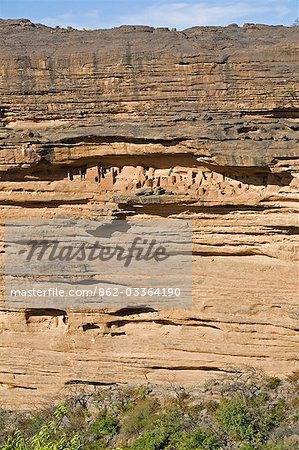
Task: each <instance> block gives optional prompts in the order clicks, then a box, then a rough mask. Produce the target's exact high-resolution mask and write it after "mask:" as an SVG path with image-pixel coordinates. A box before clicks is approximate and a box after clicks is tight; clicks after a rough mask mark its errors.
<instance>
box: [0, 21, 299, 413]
mask: <svg viewBox="0 0 299 450" xmlns="http://www.w3.org/2000/svg"><path fill="white" fill-rule="evenodd" d="M297 28H298V27H293V28H286V27H282V26H277V27H269V26H262V25H250V24H248V25H245V26H244V27H242V28H240V27H237V26H229V27H226V28H216V27H200V28H192V29H188V30H185V31H183V32H176V31H168V30H166V29H154V28H150V27H144V26H142V27H141V26H140V27H138V26H136V27H132V26H124V27H120V28H117V29H113V30H99V31H77V30H65V29H59V28H57V29H51V28H48V27H46V26H43V25H38V24H33V23H31V22H30V21H27V20H25V19H24V20H14V21H13V20H11V21H9V20H2V21H0V39H1V53H0V75H1V84H0V94H1V103H0V126H1V128H0V144H1V147H0V214H1V230H2V231H1V236H3V225H4V223H5V221H6V220H10V219H18V218H20V219H22V218H29V219H32V220H33V219H42V218H75V219H76V218H77V219H78V218H86V219H93V220H94V219H100V218H102V217H114V218H115V217H119V218H126V217H131V218H134V217H136V216H138V215H140V214H142V215H144V216H150V217H161V216H162V217H176V218H177V217H179V218H182V219H185V218H188V219H192V220H193V249H194V255H193V273H194V284H193V303H194V304H193V308H192V310H191V311H179V310H175V311H166V310H165V311H164V310H159V311H158V310H155V309H137V310H136V311H132V310H129V311H128V310H120V311H101V312H94V311H86V312H84V313H82V312H76V311H64V310H26V311H20V310H12V309H8V308H7V307H6V306H5V299H4V296H3V283H1V289H2V291H1V292H2V305H3V306H2V309H1V311H0V346H1V350H0V352H1V369H0V394H1V400H2V405H5V406H8V407H19V408H20V407H29V406H30V405H32V404H35V405H41V404H43V403H45V402H47V401H48V400H49V399H51V398H56V397H57V396H58V395H60V394H61V393H65V392H66V390H67V387H68V386H70V385H74V384H75V385H79V387H80V386H81V385H82V386H83V387H84V386H87V385H91V386H96V385H99V384H101V383H102V384H106V383H117V382H128V383H129V382H133V381H135V382H136V381H137V382H138V381H140V382H144V381H146V380H149V381H153V382H160V381H164V382H165V381H166V382H176V381H178V382H182V383H183V382H197V381H198V380H201V379H206V378H209V377H213V376H218V375H221V373H226V372H231V371H232V372H233V371H242V370H245V369H246V368H247V367H249V366H250V367H255V368H258V369H261V370H264V371H265V372H266V373H267V374H273V375H274V374H275V375H279V376H285V375H287V374H290V373H292V371H294V370H296V368H298V365H297V364H296V358H297V351H298V340H297V337H296V331H297V329H298V316H297V315H296V314H297V312H296V306H297V303H298V266H297V263H296V243H298V238H297V226H298V210H297V209H296V204H297V200H298V177H299V174H298V159H297V157H298V128H299V99H298V86H299V82H298V73H299V46H298V29H297ZM0 257H1V265H2V267H4V248H3V245H2V249H1V252H0Z"/></svg>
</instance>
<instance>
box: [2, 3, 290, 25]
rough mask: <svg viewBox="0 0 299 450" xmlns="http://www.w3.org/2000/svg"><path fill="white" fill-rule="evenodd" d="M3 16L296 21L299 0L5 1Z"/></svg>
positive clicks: (105, 21) (71, 21)
mask: <svg viewBox="0 0 299 450" xmlns="http://www.w3.org/2000/svg"><path fill="white" fill-rule="evenodd" d="M0 17H1V18H5V19H8V18H29V19H31V20H32V21H34V22H41V23H44V24H46V25H49V26H56V25H59V26H62V27H66V26H68V25H70V26H73V27H75V28H111V27H115V26H119V25H123V24H134V25H151V26H155V27H158V26H166V27H176V28H178V29H179V30H182V29H184V28H188V27H192V26H196V25H228V24H230V23H238V24H240V25H242V24H243V23H244V22H255V23H266V24H284V25H291V24H292V23H293V22H294V21H295V19H296V18H297V17H298V0H247V1H246V0H0Z"/></svg>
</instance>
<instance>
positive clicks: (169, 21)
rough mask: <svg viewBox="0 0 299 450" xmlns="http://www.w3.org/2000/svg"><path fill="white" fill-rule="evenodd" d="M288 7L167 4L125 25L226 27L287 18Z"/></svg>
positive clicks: (271, 2)
mask: <svg viewBox="0 0 299 450" xmlns="http://www.w3.org/2000/svg"><path fill="white" fill-rule="evenodd" d="M289 12H290V11H289V9H288V8H287V7H286V6H281V3H278V2H277V0H268V1H267V0H266V1H264V2H259V1H252V2H251V3H249V2H243V1H239V2H231V3H229V4H226V5H223V4H222V5H221V3H220V4H218V5H217V4H211V3H206V2H200V3H190V2H188V1H186V2H171V3H166V2H163V3H161V4H158V5H155V6H154V5H153V6H150V7H148V8H145V9H144V10H143V11H141V12H140V13H138V14H132V15H125V16H123V17H122V18H119V19H121V21H122V23H127V24H128V23H130V24H148V25H152V26H155V27H158V26H165V27H177V28H179V29H183V28H187V27H192V26H196V25H198V26H201V25H224V24H228V23H232V22H234V21H238V20H239V21H242V20H243V21H244V22H246V21H248V19H247V18H248V17H249V18H250V17H252V16H255V17H259V16H260V17H262V18H265V17H267V15H270V14H271V15H273V14H275V15H277V16H285V15H287V14H288V13H289ZM119 19H118V21H119Z"/></svg>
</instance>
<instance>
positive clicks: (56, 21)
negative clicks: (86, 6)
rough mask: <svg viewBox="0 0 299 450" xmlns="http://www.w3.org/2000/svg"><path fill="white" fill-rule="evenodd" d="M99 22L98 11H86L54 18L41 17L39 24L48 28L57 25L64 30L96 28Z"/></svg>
mask: <svg viewBox="0 0 299 450" xmlns="http://www.w3.org/2000/svg"><path fill="white" fill-rule="evenodd" d="M100 21H101V17H100V13H99V11H98V10H96V9H95V10H92V11H87V12H84V13H76V14H75V13H74V14H72V13H66V14H61V15H59V16H55V17H43V18H42V19H41V20H40V22H41V23H43V24H45V25H48V26H49V27H56V26H57V25H58V26H60V27H62V28H66V27H68V26H72V27H74V28H79V29H80V28H96V27H98V26H99V23H100Z"/></svg>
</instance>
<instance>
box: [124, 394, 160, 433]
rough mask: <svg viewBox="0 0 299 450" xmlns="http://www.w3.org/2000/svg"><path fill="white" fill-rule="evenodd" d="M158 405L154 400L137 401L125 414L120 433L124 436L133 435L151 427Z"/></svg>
mask: <svg viewBox="0 0 299 450" xmlns="http://www.w3.org/2000/svg"><path fill="white" fill-rule="evenodd" d="M158 409H159V403H158V401H157V400H156V399H152V398H146V399H142V400H141V401H139V402H138V403H137V404H136V405H135V406H134V407H132V408H131V409H130V410H129V411H127V412H126V415H125V417H124V419H123V421H122V431H123V432H124V434H126V435H133V434H136V433H139V432H140V431H142V430H146V429H147V428H149V427H150V426H151V424H152V423H153V421H154V420H155V418H156V414H157V411H158Z"/></svg>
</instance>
